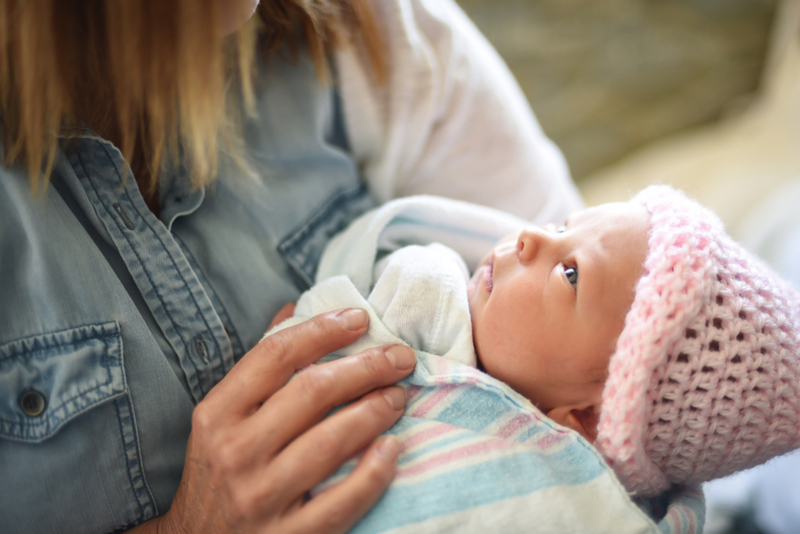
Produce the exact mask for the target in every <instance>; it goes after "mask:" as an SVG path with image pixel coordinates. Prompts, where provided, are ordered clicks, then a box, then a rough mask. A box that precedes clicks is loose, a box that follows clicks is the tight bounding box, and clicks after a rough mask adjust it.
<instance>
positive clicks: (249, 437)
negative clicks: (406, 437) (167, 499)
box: [133, 309, 415, 534]
mask: <svg viewBox="0 0 800 534" xmlns="http://www.w3.org/2000/svg"><path fill="white" fill-rule="evenodd" d="M367 323H368V319H367V315H366V313H365V312H363V310H352V309H351V310H339V311H336V312H330V313H326V314H322V315H319V316H317V317H314V318H312V319H310V320H308V321H306V322H304V323H301V324H299V325H296V326H294V327H291V328H288V329H286V330H283V331H281V332H278V333H277V334H275V335H272V336H270V337H268V338H265V339H264V340H263V341H262V342H261V343H259V344H258V345H257V346H256V347H255V348H253V349H252V350H251V351H250V352H249V353H247V354H246V355H245V356H244V357H243V358H242V360H241V361H240V362H239V363H238V364H237V365H236V366H234V368H233V369H232V370H231V372H230V373H228V374H227V376H226V377H225V378H223V379H222V381H221V382H220V383H219V384H218V385H217V386H216V387H214V389H212V390H211V392H210V393H209V394H208V395H207V396H206V397H205V399H203V401H202V402H200V403H199V404H198V405H197V407H196V408H195V411H194V414H193V416H192V432H191V435H190V436H189V443H188V445H187V450H186V462H185V464H184V471H183V477H182V479H181V483H180V487H179V489H178V492H177V494H176V496H175V499H174V500H173V503H172V507H171V508H170V510H169V511H168V512H167V513H166V514H165V515H164V516H162V517H160V518H158V519H155V520H153V521H150V522H148V523H146V524H144V525H141V526H140V527H138V528H137V529H134V530H133V531H134V532H141V533H147V532H157V533H159V534H189V533H191V534H201V533H215V534H216V533H225V532H242V533H244V532H259V533H263V532H280V533H289V532H298V533H299V532H315V533H316V532H330V533H333V532H344V531H346V530H347V529H349V528H350V527H351V526H352V525H353V524H354V523H355V522H356V521H357V520H358V519H359V518H360V517H361V516H362V515H363V514H364V513H366V512H367V510H369V509H370V508H371V507H372V506H373V505H374V504H375V502H376V501H377V500H378V498H380V496H381V495H382V493H383V491H384V490H385V489H386V487H387V486H388V485H389V483H390V482H391V480H392V476H393V474H394V470H395V464H396V459H397V455H398V453H399V442H398V441H397V439H396V438H393V437H386V438H383V439H380V440H378V441H376V442H374V443H373V441H374V440H375V439H376V438H377V437H378V436H379V435H380V433H381V432H383V431H384V430H386V429H388V428H389V427H390V426H391V425H392V424H394V422H395V421H397V419H398V418H399V417H400V415H401V413H402V412H403V407H404V404H405V393H404V391H403V389H402V388H399V387H396V386H390V384H393V383H395V382H397V381H398V380H400V379H402V378H403V377H405V376H406V375H407V374H408V373H410V372H411V370H412V369H413V366H414V363H415V355H414V351H413V350H411V349H409V348H407V347H380V348H377V349H370V350H368V351H365V352H363V353H360V354H356V355H354V356H351V357H348V358H343V359H340V360H336V361H333V362H330V363H326V364H324V365H319V366H312V367H309V368H308V369H306V370H304V371H303V372H302V373H300V374H299V375H297V376H296V377H295V378H294V379H293V380H290V379H291V378H292V376H293V375H294V373H295V372H296V371H297V370H298V369H301V368H303V367H305V366H307V365H309V364H311V363H313V362H315V361H316V360H318V359H319V358H320V357H322V356H324V355H325V354H328V353H330V352H333V351H336V350H338V349H340V348H341V347H343V346H346V345H348V344H350V343H352V342H353V341H355V340H356V339H358V338H359V337H360V336H361V335H362V334H364V332H366V330H367ZM387 386H388V387H387ZM362 395H363V397H362ZM359 397H361V398H360V399H359ZM353 399H358V400H357V401H356V402H353V403H352V404H349V405H348V406H347V407H346V408H344V409H342V410H339V411H338V412H337V413H336V414H334V415H333V416H331V417H328V418H325V416H326V415H327V414H328V413H329V412H330V411H331V409H333V408H334V407H336V406H340V405H342V404H345V403H347V402H349V401H351V400H353ZM370 443H372V445H370ZM365 447H369V448H368V449H367V452H366V454H364V456H363V457H362V458H361V461H360V462H359V464H358V466H357V467H356V468H355V469H354V470H353V471H352V473H351V474H350V475H349V476H348V477H347V478H346V479H345V480H344V481H342V482H341V483H340V484H338V485H337V486H335V487H334V488H331V489H330V490H328V491H326V492H324V493H323V494H322V495H320V496H318V497H316V498H314V499H312V500H307V499H306V495H307V492H308V490H310V489H311V488H312V487H314V486H315V485H316V484H317V483H318V482H320V481H321V480H322V479H324V478H325V477H327V476H328V475H329V474H330V473H332V472H333V471H335V470H336V469H337V468H338V467H339V466H340V465H341V464H342V463H343V462H344V461H345V460H347V459H348V458H350V457H352V456H353V455H354V454H356V453H357V452H358V451H361V450H363V449H364V448H365Z"/></svg>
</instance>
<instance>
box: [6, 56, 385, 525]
mask: <svg viewBox="0 0 800 534" xmlns="http://www.w3.org/2000/svg"><path fill="white" fill-rule="evenodd" d="M264 80H268V81H269V83H268V84H267V83H265V82H264ZM257 94H258V98H259V99H258V104H257V113H256V116H255V117H253V118H251V119H248V122H247V123H246V125H245V132H244V141H245V146H246V150H245V152H246V154H247V155H248V164H249V168H250V172H249V173H248V172H247V171H246V170H245V169H243V168H241V166H239V165H237V164H236V163H235V162H233V161H232V160H231V158H227V159H226V158H225V157H224V155H222V156H221V157H222V158H223V159H222V162H221V164H220V168H219V172H218V174H219V176H218V178H217V179H216V180H215V181H214V182H213V183H212V184H211V185H210V186H208V187H206V188H205V189H201V190H192V188H191V187H190V185H189V180H188V179H187V176H188V173H189V171H187V169H185V168H183V167H180V166H177V168H175V169H174V170H171V171H169V172H167V174H166V176H165V180H164V182H163V184H162V187H161V189H160V192H159V194H160V200H161V205H162V210H161V213H160V216H159V217H156V216H155V215H154V214H153V213H152V212H151V211H149V210H148V208H147V206H146V204H145V202H144V200H143V198H142V196H141V194H140V193H139V190H138V188H137V185H136V181H135V179H134V178H133V177H132V176H130V175H128V176H127V177H124V175H123V173H122V172H121V171H122V170H123V169H127V167H126V166H125V163H124V161H123V160H122V156H121V153H120V152H119V150H117V148H116V147H115V146H113V145H112V144H111V143H110V142H108V141H106V140H104V139H102V138H99V137H98V136H97V135H95V134H93V133H92V132H90V131H83V132H80V133H79V137H78V139H77V141H76V142H74V143H73V142H70V143H65V144H64V148H63V150H62V152H60V153H59V155H58V158H57V161H56V165H55V170H54V172H53V175H52V182H51V185H50V186H49V187H48V188H47V190H46V191H45V193H44V194H43V195H38V196H33V195H32V194H31V191H30V187H29V180H28V176H27V174H26V173H25V172H24V171H22V170H20V169H18V168H0V531H2V532H3V533H6V534H11V533H18V532H19V533H33V532H54V533H55V532H59V533H62V532H63V533H68V532H81V533H94V532H98V533H99V532H110V531H115V530H124V529H126V528H130V527H132V526H134V525H137V524H139V523H141V522H143V521H146V520H148V519H151V518H153V517H155V516H156V515H159V514H162V513H164V512H165V511H166V510H167V509H168V508H169V506H170V503H171V501H172V498H173V496H174V494H175V491H176V489H177V486H178V483H179V481H180V478H181V472H182V468H183V461H184V453H185V446H186V440H187V437H188V434H189V430H190V419H191V413H192V409H193V407H194V406H195V404H196V403H197V402H198V401H200V400H201V399H202V398H203V397H204V395H206V394H207V393H208V391H209V390H210V389H211V388H212V387H213V386H214V385H215V384H216V383H217V382H218V381H219V380H220V379H221V378H222V377H223V376H224V374H225V373H226V372H227V371H228V370H229V369H231V367H232V366H233V365H234V363H235V362H236V361H237V359H238V358H240V357H241V356H242V355H243V354H244V353H245V352H246V351H247V350H248V349H250V348H251V347H252V346H253V345H254V344H255V343H257V341H258V340H259V338H260V336H261V335H262V334H263V332H264V330H265V329H266V327H267V325H268V324H269V322H270V319H271V318H272V316H273V315H274V314H275V313H276V312H277V310H278V309H279V308H280V307H281V306H282V305H283V304H284V303H286V302H288V301H293V300H296V298H297V296H298V295H299V293H300V291H302V290H304V289H305V288H306V287H307V286H308V284H309V283H310V282H311V280H313V278H314V273H315V270H316V265H317V262H318V259H319V256H320V254H321V252H322V248H323V247H324V245H325V244H326V242H327V241H328V239H329V238H330V237H331V236H332V235H333V234H334V233H336V232H337V231H338V230H340V229H342V228H343V227H344V226H345V225H346V224H347V223H348V222H349V221H350V220H352V219H353V218H355V217H356V216H357V215H359V214H360V213H362V212H364V211H366V210H367V209H369V208H370V207H372V206H373V204H374V202H373V201H372V199H371V197H370V195H369V193H368V192H367V191H366V189H365V187H364V185H363V181H362V180H361V179H360V177H359V172H358V169H357V167H356V165H355V163H354V161H353V159H352V157H351V156H350V155H349V153H348V150H347V144H346V140H345V136H344V134H343V127H342V120H341V116H340V112H339V107H338V99H337V97H336V95H335V93H334V91H333V90H332V89H331V88H330V87H325V86H323V85H322V84H321V83H320V81H319V79H318V78H317V77H316V75H315V73H314V69H313V66H312V65H311V63H310V61H308V60H307V59H298V60H297V61H296V62H292V63H289V62H284V61H282V60H280V59H278V58H276V59H273V60H271V61H270V62H269V64H268V65H267V66H266V67H265V68H264V70H263V72H262V76H260V81H259V86H258V88H257ZM126 172H127V171H126Z"/></svg>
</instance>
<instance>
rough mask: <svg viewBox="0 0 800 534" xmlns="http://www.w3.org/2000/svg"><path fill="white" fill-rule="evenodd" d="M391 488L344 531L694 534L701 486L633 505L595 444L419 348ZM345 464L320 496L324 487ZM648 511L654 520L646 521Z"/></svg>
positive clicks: (699, 522) (397, 431)
mask: <svg viewBox="0 0 800 534" xmlns="http://www.w3.org/2000/svg"><path fill="white" fill-rule="evenodd" d="M418 356H419V360H418V363H417V367H416V369H415V371H414V373H413V374H412V375H411V376H410V377H409V378H407V379H406V380H404V381H403V383H402V384H403V385H405V386H406V388H407V391H408V399H409V400H408V404H407V408H406V412H405V414H404V415H403V417H402V418H401V419H400V421H399V422H398V423H397V424H396V425H395V426H394V427H393V428H392V429H390V430H389V432H388V433H390V434H394V435H396V436H398V437H399V438H400V439H401V441H402V443H403V449H402V453H401V455H400V460H399V463H398V471H397V474H396V476H395V479H394V482H393V483H392V485H391V486H390V488H389V490H388V491H387V492H386V494H385V495H384V497H383V498H382V499H381V500H380V501H379V502H378V504H377V505H376V506H375V508H373V510H372V511H371V512H370V513H369V514H368V515H367V516H366V517H365V518H363V519H362V520H361V522H359V523H358V524H357V525H356V527H355V528H354V529H353V530H352V532H353V533H358V534H372V533H378V532H392V533H397V534H400V533H409V534H426V533H441V532H451V531H452V532H459V533H470V532H475V533H486V532H502V533H514V532H526V533H545V532H548V533H549V532H553V533H565V532H576V533H577V532H580V533H584V532H587V533H588V532H608V533H615V534H616V533H619V534H622V533H629V532H630V533H634V532H637V533H645V532H647V533H659V532H660V533H662V534H700V532H701V531H702V526H703V517H704V512H705V507H704V502H703V495H702V492H701V491H700V490H699V488H683V489H678V490H675V491H673V492H672V493H671V494H669V495H664V496H662V497H661V498H659V499H654V500H653V502H647V503H635V502H634V501H633V500H631V499H630V498H629V496H628V495H627V494H626V492H625V490H624V489H623V488H622V486H621V485H620V484H619V482H618V481H617V479H616V477H615V476H614V474H613V472H612V471H611V470H610V468H609V467H608V466H607V465H606V463H605V462H604V461H603V459H602V458H601V457H600V455H599V454H598V453H597V452H596V451H595V449H594V448H593V447H592V446H591V445H589V444H588V443H587V442H586V441H585V440H584V439H583V438H581V437H580V436H579V435H578V434H576V433H575V432H572V431H571V430H568V429H566V428H563V427H560V426H558V425H556V424H555V423H553V422H552V421H550V420H549V419H547V418H546V417H545V416H544V415H542V414H541V413H540V412H539V411H538V410H537V409H536V408H535V407H533V406H532V405H531V404H530V403H529V402H528V401H527V400H526V399H524V398H522V397H521V396H519V395H517V394H516V393H515V392H513V391H512V390H511V389H510V388H508V387H507V386H505V385H504V384H502V383H501V382H498V381H497V380H494V379H493V378H491V377H489V376H488V375H486V374H484V373H482V372H480V371H478V370H477V369H474V368H472V367H467V366H464V365H461V364H458V363H455V362H451V361H449V360H447V359H445V358H441V357H438V356H433V355H430V354H425V353H418ZM356 461H357V459H353V460H351V461H350V462H348V464H346V465H345V466H343V467H342V468H341V469H340V470H339V471H338V472H337V473H336V474H335V475H333V476H332V477H330V478H329V479H328V480H326V481H325V482H324V483H323V484H321V485H320V487H318V488H317V489H316V492H319V491H324V490H325V489H326V488H327V487H330V486H331V485H333V484H335V483H336V482H338V481H339V480H341V478H342V477H344V476H345V475H346V474H347V473H348V472H349V471H350V470H351V469H352V468H353V467H354V466H355V462H356ZM649 513H652V514H654V515H657V517H659V518H661V519H660V520H657V521H654V520H653V519H652V518H651V517H650V516H648V514H649Z"/></svg>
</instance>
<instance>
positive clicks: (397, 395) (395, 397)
mask: <svg viewBox="0 0 800 534" xmlns="http://www.w3.org/2000/svg"><path fill="white" fill-rule="evenodd" d="M382 395H383V398H384V399H386V402H388V403H389V406H391V407H392V409H394V410H395V411H396V410H400V409H402V408H404V407H405V405H406V390H404V389H403V388H399V387H390V388H386V389H384V390H383V392H382Z"/></svg>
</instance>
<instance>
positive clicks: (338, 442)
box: [315, 424, 345, 458]
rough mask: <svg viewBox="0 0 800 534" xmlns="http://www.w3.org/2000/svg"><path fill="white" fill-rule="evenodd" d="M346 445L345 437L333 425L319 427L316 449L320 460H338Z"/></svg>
mask: <svg viewBox="0 0 800 534" xmlns="http://www.w3.org/2000/svg"><path fill="white" fill-rule="evenodd" d="M344 443H345V436H344V435H343V433H342V432H341V431H340V430H339V428H337V427H336V426H334V425H331V424H326V425H320V426H319V432H318V435H317V436H316V447H315V449H316V452H317V454H318V455H319V457H320V458H338V457H339V456H341V453H342V446H343V444H344Z"/></svg>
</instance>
